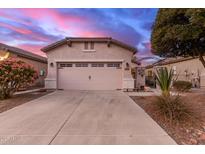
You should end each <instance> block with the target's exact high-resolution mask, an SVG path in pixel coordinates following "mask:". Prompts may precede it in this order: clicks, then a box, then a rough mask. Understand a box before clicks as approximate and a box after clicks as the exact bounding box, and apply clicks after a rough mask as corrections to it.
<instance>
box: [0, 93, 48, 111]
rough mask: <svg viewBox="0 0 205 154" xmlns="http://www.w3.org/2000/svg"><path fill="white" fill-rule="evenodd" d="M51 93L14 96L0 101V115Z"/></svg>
mask: <svg viewBox="0 0 205 154" xmlns="http://www.w3.org/2000/svg"><path fill="white" fill-rule="evenodd" d="M51 92H52V91H37V92H30V93H25V94H18V95H14V96H13V97H12V98H9V99H5V100H0V113H2V112H4V111H7V110H9V109H12V108H14V107H16V106H18V105H21V104H24V103H27V102H29V101H31V100H34V99H36V98H39V97H41V96H44V95H46V94H49V93H51Z"/></svg>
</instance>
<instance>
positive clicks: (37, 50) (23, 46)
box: [17, 44, 46, 57]
mask: <svg viewBox="0 0 205 154" xmlns="http://www.w3.org/2000/svg"><path fill="white" fill-rule="evenodd" d="M17 47H18V48H21V49H24V50H26V51H29V52H32V53H34V54H38V55H40V56H44V57H46V54H45V53H44V52H42V51H40V49H41V48H42V46H37V45H27V44H20V45H17Z"/></svg>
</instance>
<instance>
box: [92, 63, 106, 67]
mask: <svg viewBox="0 0 205 154" xmlns="http://www.w3.org/2000/svg"><path fill="white" fill-rule="evenodd" d="M91 67H104V64H102V63H93V64H91Z"/></svg>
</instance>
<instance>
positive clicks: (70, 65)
mask: <svg viewBox="0 0 205 154" xmlns="http://www.w3.org/2000/svg"><path fill="white" fill-rule="evenodd" d="M60 67H73V64H70V63H67V64H66V63H64V64H60Z"/></svg>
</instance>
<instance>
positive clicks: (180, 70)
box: [145, 57, 205, 88]
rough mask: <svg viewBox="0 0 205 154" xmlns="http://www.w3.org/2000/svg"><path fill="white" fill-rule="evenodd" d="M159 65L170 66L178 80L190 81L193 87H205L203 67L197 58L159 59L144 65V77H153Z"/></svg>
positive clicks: (204, 69) (204, 70)
mask: <svg viewBox="0 0 205 154" xmlns="http://www.w3.org/2000/svg"><path fill="white" fill-rule="evenodd" d="M159 67H167V68H168V69H170V68H172V69H173V71H174V75H175V76H177V79H178V80H184V81H190V82H192V85H193V87H198V88H200V87H201V88H204V87H205V68H204V66H203V65H202V63H201V61H200V60H199V59H198V58H193V57H177V58H166V59H164V60H160V61H159V62H156V63H154V64H152V65H149V66H147V67H146V71H145V76H146V78H147V79H151V78H152V77H154V72H155V69H156V68H159Z"/></svg>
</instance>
